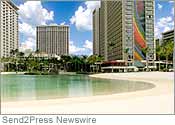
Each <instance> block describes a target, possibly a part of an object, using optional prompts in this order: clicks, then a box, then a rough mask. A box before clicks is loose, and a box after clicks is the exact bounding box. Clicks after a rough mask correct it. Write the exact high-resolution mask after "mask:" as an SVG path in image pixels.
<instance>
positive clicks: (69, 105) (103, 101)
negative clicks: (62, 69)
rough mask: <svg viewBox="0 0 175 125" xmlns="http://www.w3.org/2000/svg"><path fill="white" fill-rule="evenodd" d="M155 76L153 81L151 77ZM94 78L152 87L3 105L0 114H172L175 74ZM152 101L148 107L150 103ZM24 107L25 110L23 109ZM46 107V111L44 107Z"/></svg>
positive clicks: (137, 74)
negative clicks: (129, 81) (143, 83)
mask: <svg viewBox="0 0 175 125" xmlns="http://www.w3.org/2000/svg"><path fill="white" fill-rule="evenodd" d="M152 76H154V78H152ZM90 77H93V78H106V79H120V80H133V81H144V82H147V83H152V84H154V85H155V87H154V88H152V89H148V90H142V91H136V92H126V93H119V94H112V95H99V96H92V97H76V98H65V99H49V100H34V101H19V102H4V103H2V113H4V114H5V113H10V114H11V113H12V114H18V113H20V114H26V113H29V114H41V113H43V114H44V113H52V114H53V113H55V114H58V113H63V114H70V113H73V114H77V113H78V114H81V113H83V114H173V113H174V84H173V81H174V73H173V72H136V73H103V74H94V75H90ZM150 102H151V104H150ZM24 106H25V107H24ZM46 107H47V108H46ZM147 107H148V108H149V109H148V108H147Z"/></svg>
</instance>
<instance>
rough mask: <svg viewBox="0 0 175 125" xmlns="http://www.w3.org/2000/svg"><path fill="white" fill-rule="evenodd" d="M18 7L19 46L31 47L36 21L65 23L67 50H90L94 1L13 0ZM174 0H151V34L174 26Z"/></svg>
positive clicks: (89, 51) (85, 53)
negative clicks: (153, 12) (153, 21)
mask: <svg viewBox="0 0 175 125" xmlns="http://www.w3.org/2000/svg"><path fill="white" fill-rule="evenodd" d="M13 1H14V3H15V4H16V5H17V6H18V7H19V11H18V13H19V32H20V50H21V51H25V50H26V49H33V50H35V47H36V45H35V43H36V40H35V39H36V33H35V32H36V30H35V27H36V25H45V24H47V25H55V24H58V25H60V24H61V25H63V24H66V25H69V26H70V53H71V54H75V55H82V54H83V55H90V54H92V40H93V38H92V11H93V10H94V8H96V7H99V6H100V3H99V2H98V1H65V2H48V1H45V2H40V1H25V0H13ZM173 5H174V2H170V1H168V2H167V1H160V0H156V2H155V37H161V32H163V31H167V30H170V29H172V28H173V27H174V22H173V21H174V15H173Z"/></svg>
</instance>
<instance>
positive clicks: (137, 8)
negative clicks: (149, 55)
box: [133, 0, 146, 60]
mask: <svg viewBox="0 0 175 125" xmlns="http://www.w3.org/2000/svg"><path fill="white" fill-rule="evenodd" d="M133 23H134V24H133V25H134V41H135V46H134V58H135V60H144V59H145V55H144V54H143V53H142V49H143V48H145V47H146V40H145V2H144V1H140V0H134V21H133Z"/></svg>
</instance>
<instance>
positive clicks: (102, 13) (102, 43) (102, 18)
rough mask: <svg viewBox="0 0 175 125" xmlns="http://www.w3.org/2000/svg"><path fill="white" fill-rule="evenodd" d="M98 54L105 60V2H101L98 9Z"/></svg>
mask: <svg viewBox="0 0 175 125" xmlns="http://www.w3.org/2000/svg"><path fill="white" fill-rule="evenodd" d="M99 26H100V41H99V54H100V55H101V56H103V57H104V59H105V60H107V1H101V7H100V25H99Z"/></svg>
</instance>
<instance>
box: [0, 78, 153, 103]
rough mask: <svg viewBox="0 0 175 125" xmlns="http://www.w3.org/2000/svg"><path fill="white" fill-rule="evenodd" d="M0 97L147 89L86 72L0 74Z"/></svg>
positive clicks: (36, 97)
mask: <svg viewBox="0 0 175 125" xmlns="http://www.w3.org/2000/svg"><path fill="white" fill-rule="evenodd" d="M0 78H1V100H2V101H24V100H47V99H59V98H71V97H84V96H95V95H109V94H117V93H124V92H132V91H139V90H145V89H151V88H153V87H154V85H153V84H150V83H144V82H134V81H124V80H107V79H97V78H90V77H89V76H87V75H0Z"/></svg>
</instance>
